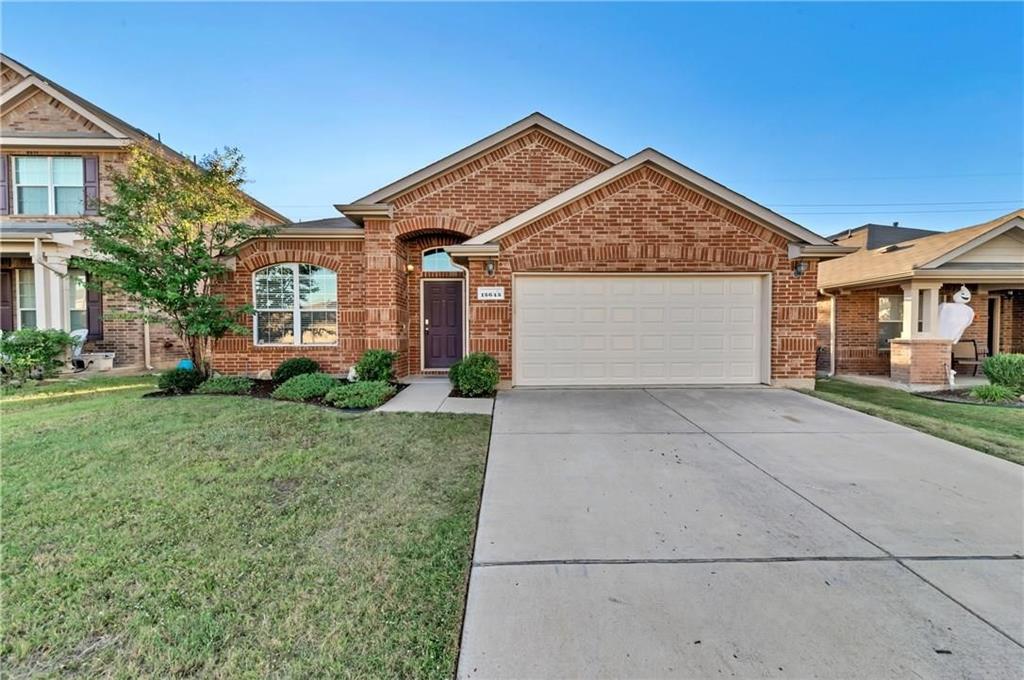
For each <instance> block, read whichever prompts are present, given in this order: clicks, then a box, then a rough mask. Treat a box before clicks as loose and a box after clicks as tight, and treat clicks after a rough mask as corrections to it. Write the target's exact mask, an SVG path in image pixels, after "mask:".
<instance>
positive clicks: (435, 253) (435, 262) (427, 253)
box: [423, 248, 462, 272]
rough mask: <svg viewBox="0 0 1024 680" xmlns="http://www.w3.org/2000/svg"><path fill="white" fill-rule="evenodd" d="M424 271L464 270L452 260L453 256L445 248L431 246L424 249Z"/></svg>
mask: <svg viewBox="0 0 1024 680" xmlns="http://www.w3.org/2000/svg"><path fill="white" fill-rule="evenodd" d="M423 271H425V272H457V271H462V270H460V269H459V268H458V267H456V266H455V263H454V262H452V256H451V255H449V254H448V253H446V252H445V250H444V248H430V249H428V250H424V251H423Z"/></svg>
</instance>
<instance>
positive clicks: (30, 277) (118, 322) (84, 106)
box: [0, 56, 287, 368]
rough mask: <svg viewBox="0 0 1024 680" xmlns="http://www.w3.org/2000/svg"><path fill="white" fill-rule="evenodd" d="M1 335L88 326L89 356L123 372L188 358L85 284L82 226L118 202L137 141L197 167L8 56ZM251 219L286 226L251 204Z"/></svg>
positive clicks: (117, 296) (164, 333) (3, 103)
mask: <svg viewBox="0 0 1024 680" xmlns="http://www.w3.org/2000/svg"><path fill="white" fill-rule="evenodd" d="M0 90H2V95H0V97H2V99H0V330H3V331H10V330H14V329H17V328H23V327H38V328H62V329H65V330H69V331H71V330H75V329H78V328H87V329H88V332H89V335H88V340H87V342H86V345H85V351H87V352H114V355H115V356H114V365H115V366H116V367H135V368H143V367H145V366H146V364H147V362H148V363H149V365H150V366H153V367H161V366H167V365H170V364H173V363H174V362H175V361H177V360H178V359H179V358H180V357H182V356H185V351H184V349H183V348H182V347H181V344H180V343H179V342H178V340H177V338H175V336H174V335H173V334H172V333H171V332H170V331H169V330H168V329H167V328H166V327H164V326H161V325H159V324H150V325H149V326H148V327H147V324H145V323H143V322H142V321H141V320H139V319H131V318H124V314H123V313H126V312H134V311H137V310H136V307H135V305H134V304H133V303H131V302H130V301H129V300H128V299H127V298H126V296H125V295H124V294H123V293H121V292H120V291H118V290H116V289H112V288H109V287H108V288H107V289H105V290H104V291H103V292H102V293H100V292H99V291H96V290H89V289H87V288H86V287H85V286H84V285H83V282H84V281H83V279H84V273H83V272H82V271H81V270H78V269H76V268H75V266H74V259H75V258H76V257H81V256H83V255H86V254H87V250H88V244H87V243H86V242H85V240H84V239H82V237H81V235H80V233H79V230H78V228H77V226H76V225H77V222H78V221H79V220H81V219H82V217H89V216H93V215H96V212H97V211H96V205H97V204H96V201H97V200H99V201H105V200H110V199H111V198H113V187H112V182H111V178H112V176H113V174H114V173H115V172H118V171H121V170H123V169H124V165H125V162H126V159H127V155H128V149H129V147H130V146H131V145H132V144H146V145H148V146H150V147H151V148H153V149H155V150H156V151H157V152H159V153H162V154H164V155H165V156H167V157H169V158H173V159H174V160H176V161H179V162H182V163H188V162H190V161H189V160H188V159H186V158H184V157H182V156H180V155H179V154H177V153H176V152H174V151H173V150H171V149H170V148H168V147H167V146H165V145H163V144H161V143H160V142H159V141H158V140H156V139H153V138H152V137H150V136H149V135H147V134H146V133H144V132H143V131H141V130H139V129H137V128H135V127H133V126H131V125H129V124H128V123H126V122H125V121H123V120H121V119H119V118H116V117H115V116H113V115H111V114H110V113H108V112H106V111H104V110H102V109H100V108H99V107H97V106H95V105H94V104H92V103H91V102H89V101H87V100H85V99H83V98H82V97H80V96H78V95H76V94H75V93H73V92H71V91H69V90H67V89H65V88H63V87H61V86H60V85H58V84H57V83H54V82H53V81H51V80H49V79H47V78H45V77H44V76H42V75H40V74H39V73H37V72H35V71H33V70H31V69H29V68H28V67H26V66H24V65H23V64H20V63H18V62H17V61H14V60H13V59H10V58H9V57H7V56H0ZM250 201H251V203H252V205H253V215H252V221H253V222H254V223H258V224H280V223H282V222H286V221H287V219H286V218H285V217H284V216H282V215H280V214H279V213H277V212H275V211H273V210H271V209H270V208H268V207H267V206H264V205H262V204H261V203H259V202H257V201H256V200H255V199H252V198H251V197H250Z"/></svg>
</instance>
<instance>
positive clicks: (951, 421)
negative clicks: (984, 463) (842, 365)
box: [808, 380, 1024, 464]
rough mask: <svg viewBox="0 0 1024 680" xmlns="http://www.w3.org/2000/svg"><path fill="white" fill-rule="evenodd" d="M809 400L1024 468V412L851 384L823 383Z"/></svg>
mask: <svg viewBox="0 0 1024 680" xmlns="http://www.w3.org/2000/svg"><path fill="white" fill-rule="evenodd" d="M808 394H810V395H812V396H815V397H818V398H820V399H824V400H826V401H831V402H833V403H836V404H839V405H841V406H846V407H847V408H852V409H854V410H856V411H861V412H863V413H868V414H870V415H873V416H878V417H879V418H885V419H886V420H891V421H892V422H894V423H899V424H900V425H906V426H907V427H912V428H914V429H915V430H921V431H922V432H926V433H928V434H931V435H934V436H936V437H941V438H942V439H948V440H949V441H951V442H956V443H957V444H962V445H964V446H969V447H970V448H972V449H977V450H978V451H982V452H984V453H988V454H990V455H993V456H996V457H998V458H1005V459H1006V460H1009V461H1012V462H1014V463H1019V464H1024V409H1020V408H1008V407H1000V406H980V405H974V404H952V403H948V402H942V401H934V400H931V399H925V398H924V397H920V396H917V395H914V394H910V393H908V392H904V391H903V390H897V389H891V388H887V387H871V386H867V385H858V384H855V383H852V382H848V381H845V380H818V383H817V386H816V387H815V389H814V391H813V392H808Z"/></svg>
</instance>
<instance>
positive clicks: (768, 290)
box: [510, 271, 773, 387]
mask: <svg viewBox="0 0 1024 680" xmlns="http://www.w3.org/2000/svg"><path fill="white" fill-rule="evenodd" d="M538 277H540V278H555V277H573V278H584V277H592V278H611V277H631V278H641V277H662V278H680V277H686V278H699V277H719V278H721V277H725V278H736V277H759V278H761V279H762V281H761V337H760V340H761V348H760V350H761V351H760V354H761V357H760V360H761V366H760V368H761V370H760V375H761V383H762V384H770V383H771V375H772V366H771V354H772V351H771V348H772V342H771V340H772V325H773V323H772V321H773V320H772V273H771V272H764V271H736V272H686V271H680V272H513V274H512V287H511V291H510V293H511V298H512V300H511V305H510V307H511V312H512V328H511V330H512V336H511V343H510V345H511V353H512V386H513V387H515V386H517V385H518V384H519V355H518V352H517V348H516V338H517V335H518V334H517V329H516V323H517V322H516V317H517V310H516V300H517V296H516V281H517V280H518V279H520V278H538ZM641 384H642V383H640V384H638V385H641ZM680 384H684V383H680ZM614 386H615V387H628V385H620V384H615V385H614ZM659 386H661V387H663V386H664V384H659ZM562 387H565V386H564V385H563V386H562Z"/></svg>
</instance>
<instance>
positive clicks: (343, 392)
mask: <svg viewBox="0 0 1024 680" xmlns="http://www.w3.org/2000/svg"><path fill="white" fill-rule="evenodd" d="M394 395H395V386H394V385H392V384H390V383H386V382H384V381H382V380H362V381H360V382H354V383H349V384H347V385H339V386H338V387H335V388H334V389H333V390H331V391H330V392H328V393H327V396H326V397H324V401H326V402H327V403H328V404H333V405H334V406H337V407H338V408H374V407H377V406H380V405H381V404H383V403H384V402H385V401H387V400H388V399H390V398H391V397H393V396H394Z"/></svg>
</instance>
